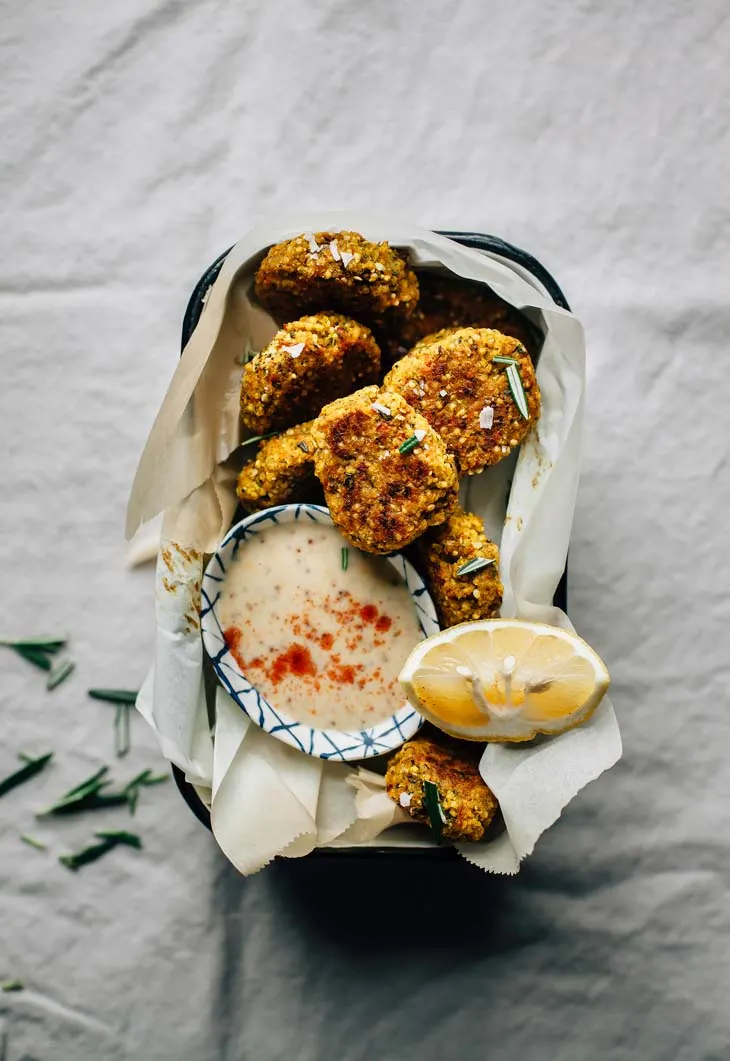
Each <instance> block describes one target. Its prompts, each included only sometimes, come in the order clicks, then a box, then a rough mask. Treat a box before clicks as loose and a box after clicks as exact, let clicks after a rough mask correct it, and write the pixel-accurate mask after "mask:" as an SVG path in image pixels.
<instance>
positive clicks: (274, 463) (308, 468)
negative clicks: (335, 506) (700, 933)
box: [236, 423, 319, 512]
mask: <svg viewBox="0 0 730 1061" xmlns="http://www.w3.org/2000/svg"><path fill="white" fill-rule="evenodd" d="M313 462H314V442H313V441H312V432H311V423H308V424H299V425H298V426H297V427H290V428H289V429H288V431H285V432H284V433H283V434H282V435H277V436H276V438H270V439H268V440H267V441H266V442H263V443H262V444H261V445H260V446H259V449H258V452H257V453H256V455H255V457H253V459H252V460H250V461H249V462H248V463H247V464H244V466H243V468H242V469H241V472H240V474H239V476H238V486H237V487H236V493H237V494H238V496H239V498H240V500H241V502H242V503H243V505H244V507H245V508H247V509H248V511H249V512H258V510H259V509H262V508H271V506H272V505H288V504H290V503H291V502H294V501H309V500H312V499H313V498H316V496H317V492H318V489H319V484H318V483H317V480H316V478H315V476H314V463H313Z"/></svg>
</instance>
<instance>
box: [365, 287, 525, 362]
mask: <svg viewBox="0 0 730 1061" xmlns="http://www.w3.org/2000/svg"><path fill="white" fill-rule="evenodd" d="M418 287H419V297H418V305H417V306H416V308H415V309H414V311H413V313H412V314H411V315H410V316H409V317H408V318H407V319H406V320H404V321H401V322H399V323H397V324H396V325H395V327H394V328H393V330H392V333H391V334H389V335H387V336H384V337H383V340H382V342H381V347H382V351H383V359H384V360H385V361H386V363H389V364H392V363H393V362H394V361H397V360H398V359H399V358H401V357H403V356H404V355H405V354H406V353H408V352H409V351H410V350H411V349H412V347H414V346H415V345H416V343H417V342H419V341H420V340H422V339H424V338H425V337H426V336H431V335H433V334H434V333H436V332H441V331H443V330H444V329H447V328H494V329H496V330H497V331H500V332H502V334H503V335H509V336H511V337H512V338H513V339H519V341H520V342H521V343H522V345H523V346H524V347H525V348H526V349H527V352H528V353H529V354H530V355H531V356H532V357H533V358H536V357H537V354H538V353H539V350H540V346H541V344H542V336H541V335H540V333H539V331H538V330H537V328H535V327H534V325H533V324H532V323H531V322H530V321H529V320H528V319H527V318H526V317H525V316H523V314H522V313H520V311H519V310H517V309H515V308H514V306H510V304H509V303H508V302H505V301H504V299H501V298H500V297H499V295H496V294H495V293H494V291H492V289H491V288H489V287H487V285H486V284H479V283H476V282H475V281H473V280H462V279H461V278H459V277H446V276H443V275H442V274H440V273H434V272H429V271H426V270H424V271H422V272H420V273H419V274H418Z"/></svg>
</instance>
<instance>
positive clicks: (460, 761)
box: [385, 737, 498, 840]
mask: <svg viewBox="0 0 730 1061" xmlns="http://www.w3.org/2000/svg"><path fill="white" fill-rule="evenodd" d="M454 743H455V742H454ZM426 781H430V782H431V783H432V784H434V785H435V786H436V788H437V790H438V798H439V802H440V804H441V809H442V811H443V816H444V818H445V822H444V823H443V832H442V835H443V836H444V837H445V838H446V839H447V840H481V839H482V837H483V836H484V832H485V830H486V829H487V827H488V826H489V824H490V823H491V821H492V819H493V818H494V815H495V814H496V812H497V808H498V804H497V800H496V799H495V797H494V795H493V793H492V791H491V789H490V788H488V787H487V785H486V784H485V782H484V781H483V779H482V776H481V774H480V773H479V764H478V759H477V758H476V757H475V756H474V754H473V753H472V754H471V755H470V754H469V752H468V751H464V753H463V754H462V753H461V752H460V751H455V750H452V749H451V748H450V747H444V746H442V745H440V744H437V743H436V742H435V741H432V740H427V739H425V738H422V737H419V738H417V739H416V740H410V741H406V743H405V744H404V745H403V747H402V748H401V749H400V750H399V751H397V752H396V753H395V755H394V756H393V758H392V759H391V760H390V762H389V763H388V769H387V771H386V774H385V788H386V791H387V793H388V795H389V796H390V798H391V799H392V800H394V801H395V802H396V803H398V804H399V805H400V806H401V807H403V808H404V809H405V810H407V811H408V813H409V814H410V815H411V817H412V818H415V819H416V821H419V822H428V821H429V815H428V811H427V808H426V805H425V803H424V793H425V787H424V782H426Z"/></svg>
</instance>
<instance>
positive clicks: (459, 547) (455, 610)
mask: <svg viewBox="0 0 730 1061" xmlns="http://www.w3.org/2000/svg"><path fill="white" fill-rule="evenodd" d="M415 548H416V552H417V555H418V557H419V559H420V560H421V565H422V567H423V572H424V575H425V577H426V582H427V583H428V588H429V591H430V593H431V597H432V598H433V602H434V604H435V605H436V610H437V612H438V614H439V620H440V622H441V628H442V629H444V630H445V629H446V628H447V627H449V626H456V624H457V623H466V622H471V621H473V620H475V619H493V618H494V617H495V616H497V615H499V609H500V608H501V607H502V593H503V589H504V587H503V586H502V582H501V579H500V577H499V548H498V547H497V545H495V543H494V542H492V541H490V540H489V538H487V535H486V533H485V531H484V524H483V522H482V521H481V519H480V518H479V516H475V515H474V514H473V513H471V512H464V510H463V509H461V508H457V509H456V510H455V511H454V512H452V513H451V515H450V516H449V518H448V519H447V520H446V522H445V523H442V524H441V525H440V526H439V527H431V529H430V530H428V531H427V532H426V534H424V536H423V537H422V538H419V539H418V541H417V542H416V545H415ZM485 561H486V562H485Z"/></svg>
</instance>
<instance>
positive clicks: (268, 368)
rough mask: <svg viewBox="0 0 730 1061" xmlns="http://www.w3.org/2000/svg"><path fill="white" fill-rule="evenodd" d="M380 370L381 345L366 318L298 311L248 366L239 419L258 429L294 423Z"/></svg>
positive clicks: (269, 428)
mask: <svg viewBox="0 0 730 1061" xmlns="http://www.w3.org/2000/svg"><path fill="white" fill-rule="evenodd" d="M302 343H303V344H304V346H303V348H302V349H301V350H300V349H299V347H300V346H301V344H302ZM379 370H380V348H379V346H378V344H377V343H376V342H375V339H374V338H373V336H372V333H371V332H370V330H369V329H368V328H366V327H365V325H364V324H359V323H358V322H357V321H354V320H352V319H351V318H350V317H343V316H342V314H340V313H315V314H313V315H312V316H310V317H300V318H299V320H295V321H292V322H291V323H290V324H287V325H286V326H285V327H284V328H282V329H281V331H279V332H277V333H276V335H275V336H274V338H273V339H272V340H271V342H270V343H269V344H268V346H266V347H264V349H263V350H262V351H261V353H260V354H257V355H256V357H254V359H253V360H252V361H249V363H248V364H247V365H246V367H245V368H244V370H243V377H242V379H241V420H242V421H243V423H244V424H245V425H246V427H248V428H250V429H251V430H252V431H256V432H257V433H260V434H264V433H265V432H266V431H271V430H272V429H276V428H286V427H292V426H293V425H294V424H297V423H300V422H301V421H302V420H308V419H310V418H311V417H313V416H316V415H317V413H318V412H319V411H320V409H321V408H322V406H323V405H326V404H327V402H331V401H333V400H334V399H335V398H339V397H341V396H343V395H345V394H349V393H350V392H351V391H353V390H357V388H358V387H362V386H363V385H364V384H366V383H372V382H374V381H375V380H376V379H377V377H378V372H379Z"/></svg>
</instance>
